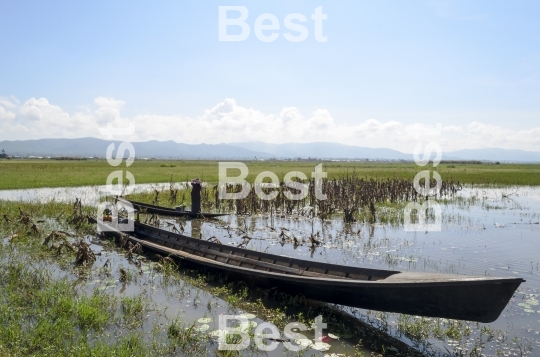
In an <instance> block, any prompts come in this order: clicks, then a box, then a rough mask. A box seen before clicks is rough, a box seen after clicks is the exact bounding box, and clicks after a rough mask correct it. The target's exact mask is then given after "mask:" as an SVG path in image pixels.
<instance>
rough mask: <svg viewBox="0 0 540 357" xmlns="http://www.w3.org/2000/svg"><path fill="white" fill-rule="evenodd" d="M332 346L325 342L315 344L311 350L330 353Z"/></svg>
mask: <svg viewBox="0 0 540 357" xmlns="http://www.w3.org/2000/svg"><path fill="white" fill-rule="evenodd" d="M330 347H331V346H330V344H329V343H325V342H320V341H319V342H315V343H314V344H312V345H311V346H310V348H312V349H314V350H315V351H328V350H329V349H330Z"/></svg>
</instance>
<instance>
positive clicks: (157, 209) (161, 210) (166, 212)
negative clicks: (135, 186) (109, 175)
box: [119, 199, 227, 219]
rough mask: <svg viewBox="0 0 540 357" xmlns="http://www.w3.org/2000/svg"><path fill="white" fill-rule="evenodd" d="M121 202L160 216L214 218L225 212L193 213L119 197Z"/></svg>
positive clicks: (223, 214) (140, 210)
mask: <svg viewBox="0 0 540 357" xmlns="http://www.w3.org/2000/svg"><path fill="white" fill-rule="evenodd" d="M119 201H121V202H125V203H128V204H131V205H132V206H133V208H134V209H136V210H137V211H139V212H141V213H143V212H146V213H152V214H158V215H160V216H170V217H188V218H203V219H204V218H215V217H220V216H226V215H227V214H225V213H204V212H200V213H193V212H190V211H177V210H175V209H172V208H166V207H161V206H155V205H151V204H147V203H142V202H137V201H131V200H126V199H119Z"/></svg>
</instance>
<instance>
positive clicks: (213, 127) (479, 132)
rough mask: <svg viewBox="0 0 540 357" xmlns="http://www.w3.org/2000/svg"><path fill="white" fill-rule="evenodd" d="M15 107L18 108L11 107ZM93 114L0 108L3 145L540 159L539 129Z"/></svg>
mask: <svg viewBox="0 0 540 357" xmlns="http://www.w3.org/2000/svg"><path fill="white" fill-rule="evenodd" d="M10 103H18V102H17V101H14V100H13V99H11V100H10ZM94 103H95V105H96V106H95V107H94V108H87V110H85V111H83V112H77V113H74V114H70V113H67V112H66V111H64V110H63V109H62V108H60V107H59V106H56V105H53V104H51V103H49V101H48V100H47V99H45V98H39V99H36V98H31V99H29V100H27V101H26V102H24V103H23V104H22V105H21V106H20V107H18V104H17V105H16V106H15V107H12V108H10V110H7V109H5V107H2V106H0V120H1V121H2V127H1V132H0V140H6V139H36V138H51V137H57V138H58V137H63V138H74V137H85V136H93V137H100V133H99V130H98V128H99V127H105V126H106V125H107V124H111V125H112V126H113V127H127V126H129V125H130V124H133V125H134V126H135V129H136V131H135V134H134V135H133V136H131V137H120V138H119V139H122V140H131V141H147V140H174V141H177V142H182V143H189V144H198V143H208V144H217V143H223V142H226V143H227V142H242V141H264V142H271V143H286V142H300V143H305V142H317V141H327V142H338V143H343V144H349V145H357V146H366V147H388V148H393V149H397V150H401V151H404V152H411V151H412V150H413V148H414V146H415V145H416V144H417V143H418V142H419V141H424V142H427V141H435V142H438V143H439V144H440V145H441V146H442V147H443V149H444V150H445V151H453V150H459V149H465V148H488V147H500V148H508V149H524V150H532V151H540V127H537V128H531V129H528V130H514V129H510V128H503V127H500V126H493V125H487V124H483V123H480V122H472V123H470V124H469V125H467V126H464V127H462V126H446V127H442V126H440V125H436V124H435V123H430V124H424V123H414V124H404V123H401V122H398V121H388V122H380V121H378V120H376V119H373V118H362V119H361V120H359V121H358V122H357V123H356V124H344V123H339V121H337V120H336V118H334V117H333V116H332V114H331V113H330V112H329V111H328V110H325V109H317V110H315V111H314V112H313V113H311V114H310V115H304V114H303V113H301V112H300V111H299V110H298V109H297V108H295V107H286V108H283V109H282V110H281V111H280V112H278V113H263V112H261V111H259V110H256V109H253V108H246V107H242V106H239V105H238V104H237V103H236V101H235V100H234V99H230V98H229V99H225V100H224V101H223V102H221V103H218V104H217V105H216V106H214V107H213V108H210V109H208V110H204V111H203V112H202V114H201V115H200V116H197V117H186V116H182V115H173V116H164V115H159V114H144V115H136V116H134V117H131V118H126V117H122V115H121V112H120V109H121V108H122V107H123V106H124V105H125V102H123V101H121V100H117V99H114V98H105V97H99V98H96V99H95V100H94Z"/></svg>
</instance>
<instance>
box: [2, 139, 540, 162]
mask: <svg viewBox="0 0 540 357" xmlns="http://www.w3.org/2000/svg"><path fill="white" fill-rule="evenodd" d="M112 142H114V143H116V147H118V145H119V144H120V143H121V141H108V140H101V139H96V138H80V139H40V140H15V141H9V140H6V141H2V142H0V151H1V150H2V149H4V150H5V151H6V153H7V154H8V155H12V156H25V157H27V156H78V157H105V153H106V150H107V146H109V144H110V143H112ZM132 144H133V146H134V147H135V152H136V157H137V158H139V159H141V158H158V159H202V160H211V159H215V160H218V159H223V160H235V159H238V160H240V159H244V160H253V159H255V158H257V159H269V158H277V159H296V158H302V159H307V158H314V159H360V160H362V159H364V160H365V159H368V160H412V159H413V158H412V155H411V154H406V153H402V152H400V151H397V150H392V149H387V148H377V149H374V148H366V147H360V146H352V145H343V144H338V143H325V142H318V143H305V144H300V143H287V144H269V143H263V142H244V143H229V144H216V145H211V144H197V145H191V144H182V143H177V142H174V141H172V140H169V141H156V140H152V141H146V142H133V143H132ZM443 160H467V161H471V160H482V161H501V162H540V152H533V151H524V150H506V149H468V150H459V151H454V152H447V153H444V154H443Z"/></svg>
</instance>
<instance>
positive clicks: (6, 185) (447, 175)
mask: <svg viewBox="0 0 540 357" xmlns="http://www.w3.org/2000/svg"><path fill="white" fill-rule="evenodd" d="M243 163H244V164H246V165H247V167H248V168H249V176H248V178H247V179H248V181H253V180H254V179H255V177H256V176H257V175H258V174H259V173H260V172H262V171H272V172H274V173H275V174H277V175H278V177H279V178H280V179H282V178H283V176H284V175H285V174H286V173H287V172H289V171H302V172H304V173H305V174H306V175H307V176H308V177H311V175H310V173H311V172H313V171H314V167H315V165H317V164H319V163H323V164H324V171H326V172H327V173H328V177H329V178H333V177H338V176H342V175H346V174H347V173H349V174H352V173H353V172H356V174H357V175H359V176H361V177H367V178H371V177H373V178H389V177H396V178H405V179H411V180H412V179H413V178H414V176H415V175H416V174H417V173H418V172H419V171H421V170H425V169H427V168H429V167H430V166H429V165H428V166H425V167H420V166H417V165H415V164H414V163H374V162H323V161H321V162H316V161H310V162H306V161H301V162H297V161H292V162H291V161H265V162H261V161H244V162H243ZM121 169H123V170H126V167H125V164H122V165H120V166H118V167H112V166H110V165H109V164H108V163H107V161H105V160H95V161H94V160H92V161H56V160H0V189H17V188H37V187H64V186H83V185H104V184H105V183H106V180H107V176H108V175H109V174H110V173H111V172H113V171H115V170H121ZM127 170H128V171H129V172H131V173H132V174H133V176H134V177H135V181H136V183H153V182H169V181H170V180H171V178H172V180H173V181H175V182H177V181H186V180H188V179H192V178H194V177H200V178H201V179H203V180H204V181H208V182H218V162H217V161H135V162H134V163H133V165H131V166H130V167H129V168H127ZM436 171H437V172H438V173H439V174H440V175H441V177H442V178H443V180H450V179H453V180H457V181H460V182H462V183H465V184H485V185H540V165H539V164H501V165H494V164H459V163H452V164H445V163H441V164H440V165H439V166H438V167H437V168H436ZM237 174H239V172H238V171H236V172H235V171H231V172H230V173H229V175H237Z"/></svg>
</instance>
